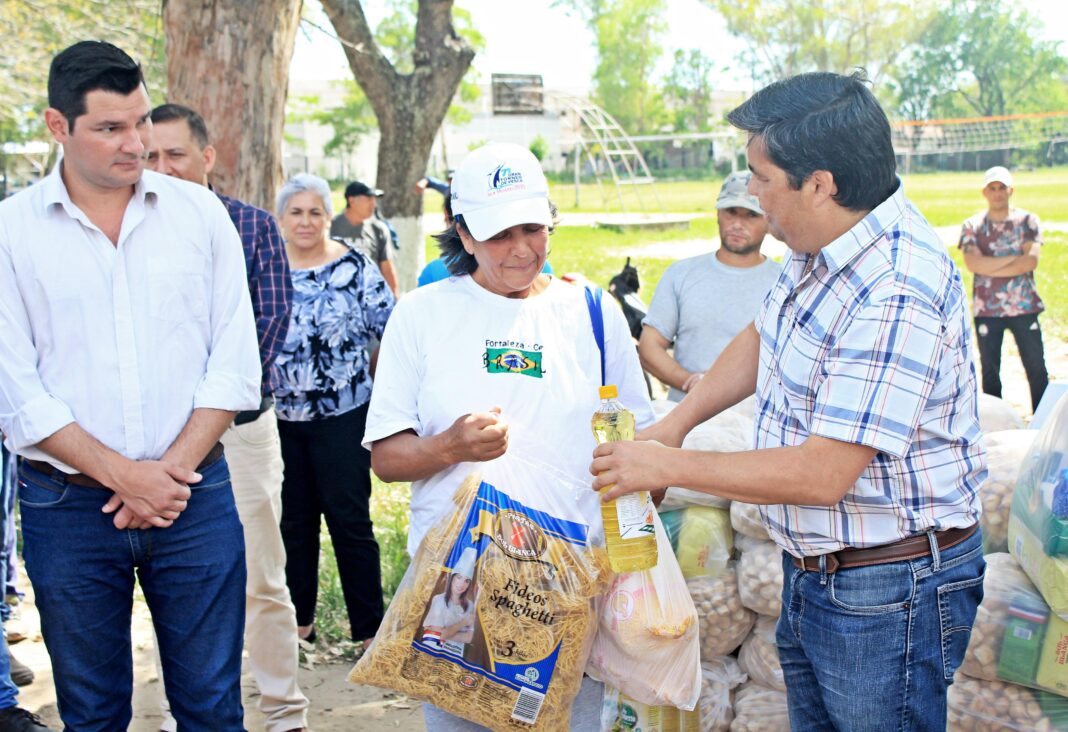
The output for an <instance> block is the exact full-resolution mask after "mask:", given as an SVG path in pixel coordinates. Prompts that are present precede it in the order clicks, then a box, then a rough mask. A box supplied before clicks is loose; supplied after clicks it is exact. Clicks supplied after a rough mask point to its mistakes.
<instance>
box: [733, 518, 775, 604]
mask: <svg viewBox="0 0 1068 732" xmlns="http://www.w3.org/2000/svg"><path fill="white" fill-rule="evenodd" d="M736 546H737V547H738V549H739V550H740V551H741V556H740V557H739V558H738V594H739V595H740V596H741V598H742V604H743V605H745V606H746V607H747V608H749V609H750V610H752V611H754V612H757V613H760V614H761V615H768V616H770V617H775V618H777V617H779V611H780V610H781V609H782V550H781V549H779V547H778V545H776V544H773V543H772V542H770V541H757V540H756V539H751V538H749V537H746V536H739V537H737V540H736Z"/></svg>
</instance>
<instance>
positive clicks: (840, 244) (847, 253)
mask: <svg viewBox="0 0 1068 732" xmlns="http://www.w3.org/2000/svg"><path fill="white" fill-rule="evenodd" d="M908 205H909V204H908V200H906V198H905V191H904V187H903V186H902V184H901V179H900V178H898V179H897V188H896V189H894V192H893V193H892V194H890V197H889V198H887V199H886V200H885V201H883V202H882V203H880V204H879V205H878V206H876V207H875V208H873V209H872V210H871V211H870V212H869V213H868V215H867V216H865V217H864V218H863V219H861V220H860V221H858V222H857V223H856V224H854V225H853V227H852V228H851V229H850V230H849V231H847V232H846V233H844V234H842V235H841V236H839V237H838V238H837V239H835V240H834V241H832V242H831V243H830V244H828V245H827V246H825V247H823V249H821V250H820V251H819V254H817V255H816V256H817V260H816V262H815V264H816V265H818V264H820V260H819V257H822V258H823V263H824V264H825V265H826V267H827V271H828V273H829V274H833V273H835V272H837V271H838V270H840V269H841V268H842V267H844V266H845V265H846V264H848V263H849V262H850V261H851V260H852V259H853V258H854V257H856V256H857V255H858V254H860V252H862V251H863V250H864V249H866V248H867V247H868V246H869V245H870V244H872V242H874V241H876V240H877V239H879V238H880V237H881V236H882V235H883V233H884V232H886V231H887V229H889V228H891V227H892V226H893V225H894V224H896V223H897V222H898V221H899V220H900V219H901V217H902V216H903V215H904V214H905V211H906V209H907V208H908Z"/></svg>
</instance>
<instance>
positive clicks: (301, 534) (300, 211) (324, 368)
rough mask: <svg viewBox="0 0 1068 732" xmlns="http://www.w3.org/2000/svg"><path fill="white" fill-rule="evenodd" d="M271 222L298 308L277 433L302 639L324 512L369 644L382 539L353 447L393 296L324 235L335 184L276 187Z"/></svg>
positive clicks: (281, 363)
mask: <svg viewBox="0 0 1068 732" xmlns="http://www.w3.org/2000/svg"><path fill="white" fill-rule="evenodd" d="M277 203H278V206H277V211H278V220H279V223H280V224H281V226H282V232H283V234H284V235H285V239H286V253H287V255H288V256H289V264H290V268H291V270H292V276H293V289H294V299H293V311H292V314H291V316H290V323H289V333H288V334H287V336H286V343H285V347H284V348H283V349H282V353H281V354H280V355H279V356H278V358H277V360H276V361H275V362H274V366H273V375H274V379H275V381H276V383H277V388H276V389H275V392H274V394H275V400H276V401H275V409H276V410H277V412H278V420H279V422H278V428H279V433H280V434H281V438H282V458H283V460H284V461H285V479H284V481H283V483H282V522H281V526H282V538H283V540H284V542H285V547H286V555H287V560H286V581H287V583H288V585H289V592H290V594H291V595H292V597H293V605H294V606H295V607H296V610H297V624H298V625H299V629H298V631H299V635H300V637H301V638H303V639H306V640H314V639H315V625H314V623H315V603H316V592H317V589H318V578H319V526H320V521H321V518H320V517H321V516H325V517H326V525H327V528H328V529H329V531H330V540H331V541H332V542H333V545H334V553H335V555H336V556H337V565H338V574H339V575H340V577H341V589H342V592H343V594H344V596H345V605H346V606H347V608H348V614H349V622H350V623H351V626H352V637H353V639H354V640H363V641H364V643H365V645H366V644H368V643H370V641H371V639H372V638H373V637H374V635H375V632H376V631H377V630H378V624H379V622H380V621H381V620H382V592H381V589H380V588H381V576H380V570H379V563H378V544H377V542H375V538H374V533H373V532H372V529H371V516H370V510H369V501H370V497H371V476H370V472H369V471H370V467H371V463H370V453H368V451H367V450H365V449H364V448H363V447H361V446H360V441H361V440H362V439H363V432H364V425H365V422H366V420H367V404H368V400H369V399H370V398H371V371H372V367H373V362H374V354H370V355H369V354H368V344H369V343H370V342H371V341H372V340H378V339H380V338H381V337H382V332H383V330H384V328H385V325H386V320H387V319H388V318H389V314H390V313H391V312H392V311H393V305H394V300H393V294H392V293H391V292H390V289H389V287H388V286H387V285H386V283H385V281H384V280H383V279H382V275H381V274H380V273H379V270H378V267H376V266H375V265H374V264H373V263H372V262H371V261H370V260H369V259H367V257H365V256H364V255H363V254H361V253H360V252H358V251H356V250H354V249H350V248H349V247H348V246H346V245H345V244H344V243H342V242H340V241H335V240H333V239H330V238H329V237H328V236H327V233H328V231H329V228H330V220H331V217H332V215H333V210H332V206H331V203H330V188H329V186H327V184H326V181H324V180H323V179H322V178H319V177H317V176H314V175H308V174H300V175H297V176H294V177H293V178H292V179H291V180H289V181H287V182H286V184H285V185H284V186H283V187H282V189H281V191H279V193H278V202H277Z"/></svg>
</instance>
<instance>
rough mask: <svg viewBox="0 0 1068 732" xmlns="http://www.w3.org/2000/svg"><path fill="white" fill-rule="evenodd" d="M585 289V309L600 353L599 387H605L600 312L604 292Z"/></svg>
mask: <svg viewBox="0 0 1068 732" xmlns="http://www.w3.org/2000/svg"><path fill="white" fill-rule="evenodd" d="M585 289H586V307H588V308H589V310H590V322H591V323H592V325H593V338H594V340H596V341H597V349H598V350H599V351H600V352H601V386H604V385H605V373H604V313H603V312H602V311H601V296H602V295H603V294H604V290H602V289H601V288H600V287H598V288H596V289H590V288H589V287H587V288H585Z"/></svg>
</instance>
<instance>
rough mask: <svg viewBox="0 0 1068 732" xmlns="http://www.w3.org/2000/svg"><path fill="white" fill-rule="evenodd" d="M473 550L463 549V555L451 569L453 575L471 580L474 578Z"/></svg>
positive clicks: (470, 547)
mask: <svg viewBox="0 0 1068 732" xmlns="http://www.w3.org/2000/svg"><path fill="white" fill-rule="evenodd" d="M476 556H477V555H476V553H475V548H474V547H473V546H469V547H467V548H465V549H464V551H463V554H461V555H460V558H459V559H458V560H457V561H456V566H455V567H453V568H452V571H453V574H458V575H460V576H461V577H467V579H472V578H473V577H474V576H475V558H476Z"/></svg>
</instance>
